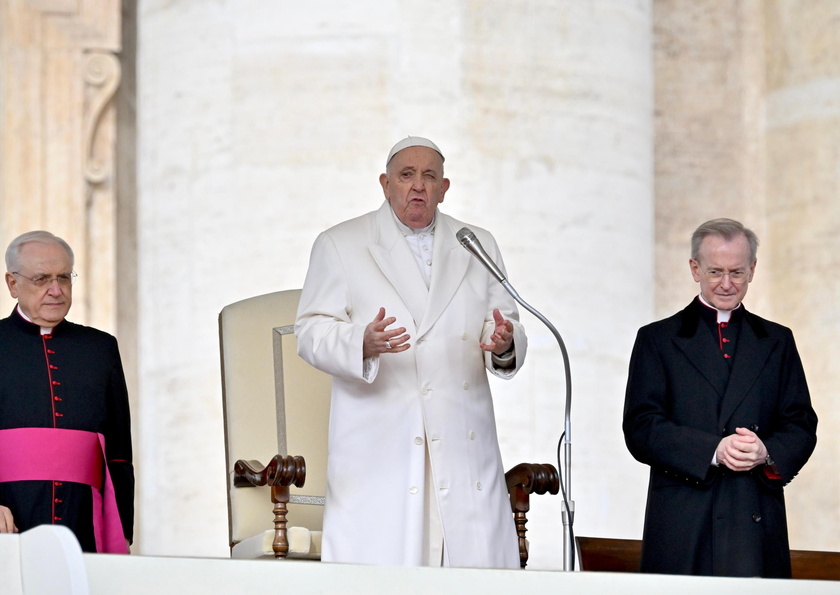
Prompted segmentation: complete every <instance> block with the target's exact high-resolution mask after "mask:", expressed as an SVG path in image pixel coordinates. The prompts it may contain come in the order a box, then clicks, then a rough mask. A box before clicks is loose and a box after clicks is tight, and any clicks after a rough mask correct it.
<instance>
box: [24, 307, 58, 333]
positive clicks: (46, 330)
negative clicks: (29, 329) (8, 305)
mask: <svg viewBox="0 0 840 595" xmlns="http://www.w3.org/2000/svg"><path fill="white" fill-rule="evenodd" d="M17 311H18V314H20V315H21V316H22V317H23V319H24V320H25V321H26V322H32V319H31V318H29V316H27V315H26V314H24V313H23V310H21V309H20V304H18V305H17ZM32 324H35V323H34V322H32ZM50 333H52V327H46V326H42V327H41V334H42V335H49V334H50Z"/></svg>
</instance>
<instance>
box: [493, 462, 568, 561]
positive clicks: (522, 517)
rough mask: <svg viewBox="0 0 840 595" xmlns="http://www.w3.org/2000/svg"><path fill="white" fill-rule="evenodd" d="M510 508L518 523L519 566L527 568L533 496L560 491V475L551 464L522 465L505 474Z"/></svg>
mask: <svg viewBox="0 0 840 595" xmlns="http://www.w3.org/2000/svg"><path fill="white" fill-rule="evenodd" d="M505 482H506V483H507V488H508V494H509V495H510V507H511V509H512V510H513V519H514V522H515V523H516V534H517V536H518V537H519V565H520V566H521V567H522V568H525V565H526V564H527V563H528V546H527V542H526V540H525V533H526V532H527V531H528V530H527V529H526V528H525V525H526V524H527V523H528V517H527V514H526V513H527V512H528V511H529V510H530V509H531V502H530V496H531V494H545V493H546V492H548V493H549V494H552V495H556V494H557V493H558V492H559V491H560V474H559V473H558V472H557V469H556V468H555V467H554V465H551V464H550V463H520V464H519V465H517V466H516V467H514V468H512V469H510V470H509V471H508V472H507V473H505Z"/></svg>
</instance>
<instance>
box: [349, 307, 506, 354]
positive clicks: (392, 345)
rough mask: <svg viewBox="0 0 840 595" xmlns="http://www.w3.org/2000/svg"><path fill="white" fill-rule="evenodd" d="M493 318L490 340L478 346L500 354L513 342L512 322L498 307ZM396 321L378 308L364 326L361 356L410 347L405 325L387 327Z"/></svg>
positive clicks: (394, 351)
mask: <svg viewBox="0 0 840 595" xmlns="http://www.w3.org/2000/svg"><path fill="white" fill-rule="evenodd" d="M493 320H494V322H495V323H496V327H495V328H494V329H493V334H492V335H490V342H489V343H479V347H481V349H483V350H484V351H491V352H493V353H495V354H497V355H500V354H502V353H504V352H505V351H507V350H508V349H510V347H511V345H512V344H513V323H512V322H511V321H510V320H505V318H504V316H502V313H501V312H499V309H498V308H496V309H494V310H493ZM396 321H397V319H396V318H394V317H393V316H391V317H389V318H385V308H379V312H378V313H377V314H376V317H375V318H374V319H373V321H372V322H371V323H370V324H368V325H367V326H366V327H365V337H364V341H363V344H362V356H363V357H372V356H374V355H380V354H382V353H401V352H403V351H406V350H407V349H408V348H409V347H411V345H410V344H409V343H408V340H409V339H410V338H411V337H410V336H409V335H407V334H406V332H405V327H399V328H393V329H389V328H388V327H389V326H391V325H392V324H394V323H395V322H396Z"/></svg>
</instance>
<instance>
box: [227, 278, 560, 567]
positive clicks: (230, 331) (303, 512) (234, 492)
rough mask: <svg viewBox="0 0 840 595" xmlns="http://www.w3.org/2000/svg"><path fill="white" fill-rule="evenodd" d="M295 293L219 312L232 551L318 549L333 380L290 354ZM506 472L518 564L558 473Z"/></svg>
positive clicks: (316, 552)
mask: <svg viewBox="0 0 840 595" xmlns="http://www.w3.org/2000/svg"><path fill="white" fill-rule="evenodd" d="M299 299H300V290H299V289H294V290H288V291H278V292H275V293H270V294H266V295H261V296H257V297H253V298H249V299H246V300H242V301H240V302H236V303H234V304H230V305H228V306H226V307H225V308H223V309H222V311H221V313H220V314H219V339H220V348H221V364H222V398H223V404H224V422H225V457H226V461H227V487H228V494H227V496H228V528H229V537H230V548H231V556H232V557H234V558H256V557H263V556H265V557H276V558H286V557H289V558H303V559H320V556H321V530H322V518H323V504H324V495H325V492H326V470H327V429H328V427H329V406H330V385H331V380H330V376H329V375H327V374H324V373H323V372H320V371H318V370H316V369H315V368H313V367H312V366H310V365H309V364H307V363H306V362H304V361H303V360H302V359H301V358H300V357H299V356H298V355H297V341H296V339H295V335H294V321H295V315H296V312H297V305H298V300H299ZM261 461H267V462H268V463H267V464H266V465H265V466H263V464H262V463H261ZM505 478H506V480H507V485H508V492H509V493H510V498H511V507H512V510H513V513H514V519H515V522H516V528H517V533H518V535H519V546H520V563H521V566H522V567H523V568H524V567H525V564H526V562H527V560H528V544H527V540H526V539H525V533H526V531H527V529H526V528H525V524H526V523H527V522H528V520H527V517H526V513H527V512H528V510H529V506H530V503H529V496H530V494H532V493H533V494H544V493H546V492H548V493H551V494H557V493H558V491H559V488H560V480H559V475H558V473H557V470H556V469H555V468H554V466H552V465H550V464H529V463H522V464H520V465H517V466H516V467H514V468H513V469H511V470H510V471H508V472H507V473H506V474H505ZM268 502H271V503H272V512H273V517H272V515H271V514H269V513H268Z"/></svg>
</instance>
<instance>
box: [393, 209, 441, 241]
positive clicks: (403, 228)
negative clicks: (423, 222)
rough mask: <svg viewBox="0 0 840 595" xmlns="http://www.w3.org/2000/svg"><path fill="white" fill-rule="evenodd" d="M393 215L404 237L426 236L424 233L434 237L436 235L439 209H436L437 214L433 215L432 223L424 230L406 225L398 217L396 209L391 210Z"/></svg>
mask: <svg viewBox="0 0 840 595" xmlns="http://www.w3.org/2000/svg"><path fill="white" fill-rule="evenodd" d="M391 215H393V216H394V221H396V222H397V227H398V228H399V229H400V232H402V234H403V235H404V236H410V235H421V234H424V233H429V234H432V235H434V233H435V222H436V221H437V209H435V214H434V215H432V222H431V223H429V224H428V225H427V226H426V227H424V228H422V229H414V228H413V227H409V226H408V225H406V224H405V223H403V222H402V221H400V218H399V217H397V214H396V213H395V212H394V209H391Z"/></svg>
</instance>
